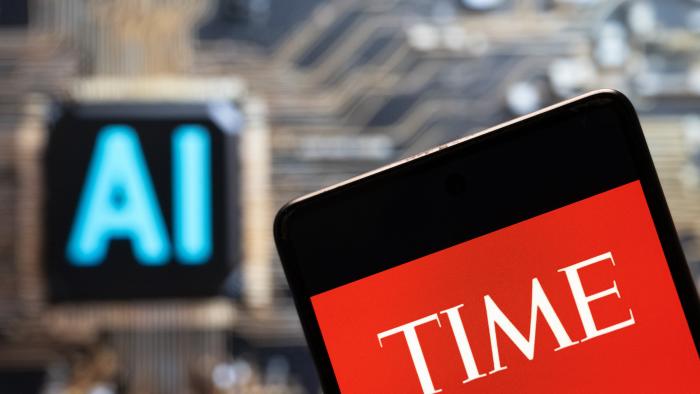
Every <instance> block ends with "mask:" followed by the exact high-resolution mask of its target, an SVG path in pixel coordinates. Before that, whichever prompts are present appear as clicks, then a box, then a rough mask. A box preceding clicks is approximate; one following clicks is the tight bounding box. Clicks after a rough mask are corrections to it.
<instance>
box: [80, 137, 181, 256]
mask: <svg viewBox="0 0 700 394" xmlns="http://www.w3.org/2000/svg"><path fill="white" fill-rule="evenodd" d="M112 239H128V240H129V241H131V247H132V250H133V252H134V256H135V257H136V259H137V260H138V261H139V262H140V263H141V264H144V265H162V264H165V263H166V262H167V261H168V259H169V258H170V245H169V243H168V238H167V233H166V228H165V222H164V220H163V216H162V214H161V211H160V207H159V206H158V200H157V199H156V194H155V191H154V189H153V183H152V181H151V177H150V174H149V172H148V169H147V167H146V161H145V159H144V157H143V152H142V150H141V145H140V144H139V139H138V136H137V135H136V132H135V131H134V130H133V129H132V128H131V127H129V126H126V125H110V126H106V127H104V128H103V129H102V130H101V131H100V133H99V134H98V136H97V142H96V143H95V150H94V151H93V155H92V159H91V161H90V166H89V167H88V171H87V177H86V180H85V185H84V186H83V191H82V195H81V196H80V201H79V203H78V209H77V213H76V216H75V221H74V222H73V228H72V229H71V232H70V236H69V238H68V246H67V250H66V254H67V258H68V261H70V262H71V263H72V264H74V265H76V266H95V265H99V264H100V263H101V261H102V260H103V259H104V258H105V256H106V255H107V250H108V248H109V243H110V241H111V240H112Z"/></svg>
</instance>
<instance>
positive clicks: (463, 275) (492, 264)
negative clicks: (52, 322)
mask: <svg viewBox="0 0 700 394" xmlns="http://www.w3.org/2000/svg"><path fill="white" fill-rule="evenodd" d="M311 302H312V304H313V309H314V311H315V313H316V316H317V318H318V323H319V326H320V329H321V333H322V336H323V340H324V342H325V344H326V347H327V349H328V354H329V356H330V360H331V363H332V365H333V370H334V372H335V374H336V377H337V380H338V383H339V386H340V389H341V391H343V392H365V393H367V392H405V393H408V392H421V391H422V392H424V393H436V392H441V391H444V392H446V393H447V392H458V391H461V390H465V389H469V390H473V391H475V392H483V391H499V392H517V391H523V390H527V391H564V390H566V388H567V387H572V388H573V387H575V389H576V390H577V391H581V392H599V391H615V390H619V391H624V392H647V391H652V392H654V391H655V392H669V391H682V390H683V389H686V390H687V389H689V388H690V387H693V386H694V384H695V383H697V373H698V356H697V354H696V351H695V346H694V344H693V338H692V336H691V333H690V330H689V328H688V325H687V323H686V319H685V317H684V314H683V309H682V307H681V304H680V301H679V299H678V296H677V294H676V290H675V287H674V284H673V280H672V277H671V274H670V272H669V269H668V266H667V263H666V260H665V257H664V253H663V250H662V248H661V244H660V242H659V238H658V236H657V234H656V230H655V228H654V223H653V221H652V218H651V215H650V212H649V209H648V207H647V203H646V201H645V198H644V193H643V192H642V188H641V185H640V183H639V181H633V182H630V183H628V184H625V185H622V186H619V187H616V188H613V189H611V190H608V191H605V192H603V193H600V194H597V195H595V196H592V197H589V198H586V199H583V200H580V201H577V202H574V203H572V204H569V205H567V206H564V207H562V208H559V209H555V210H552V211H550V212H547V213H544V214H541V215H539V216H536V217H533V218H530V219H528V220H525V221H522V222H519V223H516V224H513V225H511V226H508V227H505V228H502V229H499V230H496V231H494V232H491V233H489V234H486V235H483V236H480V237H478V238H475V239H472V240H469V241H466V242H463V243H461V244H458V245H455V246H452V247H449V248H447V249H443V250H441V251H438V252H436V253H432V254H430V255H427V256H424V257H421V258H418V259H416V260H413V261H411V262H408V263H405V264H402V265H399V266H396V267H394V268H391V269H388V270H386V271H382V272H380V273H377V274H374V275H371V276H369V277H366V278H364V279H361V280H358V281H355V282H352V283H349V284H346V285H344V286H340V287H338V288H335V289H332V290H329V291H326V292H323V293H321V294H317V295H315V296H313V297H312V298H311ZM660 333H663V335H659V334H660Z"/></svg>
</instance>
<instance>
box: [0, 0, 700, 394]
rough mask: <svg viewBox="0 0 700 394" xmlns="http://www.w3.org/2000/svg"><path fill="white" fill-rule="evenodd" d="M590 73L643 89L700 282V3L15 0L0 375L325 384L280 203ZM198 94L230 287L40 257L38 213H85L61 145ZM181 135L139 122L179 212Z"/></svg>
mask: <svg viewBox="0 0 700 394" xmlns="http://www.w3.org/2000/svg"><path fill="white" fill-rule="evenodd" d="M596 88H615V89H618V90H621V91H622V92H624V93H625V94H626V95H628V96H629V97H630V98H631V100H632V101H633V102H634V104H635V106H636V107H637V109H638V111H639V114H640V117H641V121H642V126H643V128H644V132H645V134H646V138H647V141H648V143H649V144H650V148H651V151H652V155H653V156H654V160H655V163H656V165H657V170H658V172H659V175H660V177H661V181H662V184H663V187H664V191H665V193H666V197H667V199H668V201H669V204H670V207H671V210H672V213H673V216H674V220H675V223H676V226H677V228H678V231H679V232H680V234H681V237H682V241H683V246H684V249H685V252H686V255H687V258H688V262H689V264H690V266H691V270H692V271H693V273H694V275H695V276H696V278H700V238H699V237H700V1H691V0H641V1H619V0H616V1H597V0H355V1H351V0H295V1H291V0H44V1H41V0H0V211H1V212H2V220H1V221H0V393H47V394H48V393H51V394H58V393H91V394H109V393H137V394H141V393H144V394H147V393H192V394H197V393H317V392H319V385H318V380H317V377H316V375H315V372H314V368H313V365H312V362H311V359H310V356H309V354H308V351H307V350H306V348H305V343H304V339H303V334H302V333H301V329H300V326H299V324H298V320H297V317H296V313H295V310H294V306H293V303H292V300H291V298H290V293H289V291H288V289H287V286H286V282H285V279H284V275H283V273H282V271H281V267H280V264H279V261H278V259H277V255H276V252H275V249H274V244H273V240H272V233H271V223H272V219H273V216H274V213H275V212H276V210H277V209H278V208H279V207H280V206H281V205H282V204H284V203H285V202H286V201H288V200H290V199H292V198H294V197H297V196H299V195H302V194H304V193H307V192H311V191H314V190H316V189H318V188H321V187H324V186H328V185H331V184H333V183H335V182H338V181H341V180H344V179H346V178H348V177H351V176H354V175H357V174H360V173H362V172H364V171H367V170H370V169H373V168H375V167H377V166H379V165H382V164H385V163H387V162H390V161H394V160H397V159H400V158H404V157H407V156H409V155H411V154H414V153H417V152H420V151H422V150H425V149H427V148H429V147H432V146H435V145H437V144H441V143H444V142H448V141H450V140H453V139H455V138H458V137H462V136H465V135H468V134H470V133H473V132H475V131H478V130H480V129H482V128H484V127H488V126H491V125H495V124H497V123H499V122H501V121H505V120H508V119H511V118H513V117H516V116H519V115H523V114H526V113H528V112H531V111H534V110H537V109H539V108H542V107H544V106H547V105H549V104H552V103H554V102H557V101H559V100H562V99H565V98H570V97H572V96H574V95H577V94H579V93H582V92H585V91H588V90H592V89H596ZM185 107H187V108H199V109H200V110H198V111H199V112H197V114H196V116H195V115H193V116H194V117H192V118H191V119H190V118H188V119H189V120H187V122H192V121H193V120H192V119H195V118H196V119H200V118H201V119H200V120H196V119H195V120H196V121H197V122H200V121H201V122H206V121H208V120H206V119H209V120H211V119H214V121H213V123H211V124H217V125H224V126H225V127H223V126H222V127H220V129H221V130H219V131H218V132H220V133H221V135H223V136H224V137H223V140H225V141H226V144H225V146H226V147H225V149H223V150H221V152H223V155H224V156H225V157H226V158H227V161H226V164H225V165H226V168H227V171H225V172H224V175H223V176H222V175H221V174H220V173H218V175H217V176H218V178H217V176H215V177H214V178H213V180H214V182H218V183H219V184H220V183H225V184H226V185H227V188H226V191H225V193H224V200H226V201H229V203H225V204H223V206H219V205H217V206H215V207H214V213H213V214H214V215H215V217H217V218H220V219H216V220H217V221H218V222H217V223H219V222H221V223H224V225H223V227H221V226H219V225H216V226H215V231H219V232H226V234H224V236H223V237H224V238H225V239H226V245H224V246H225V248H224V249H226V250H227V252H226V253H224V254H223V255H217V256H218V257H216V259H218V260H217V261H215V262H214V261H213V260H212V262H211V263H207V264H214V263H216V264H219V265H220V266H225V267H227V268H226V270H225V271H223V272H224V273H221V272H219V274H218V275H219V276H220V277H219V278H218V279H217V280H215V282H216V283H217V286H218V287H217V291H216V292H215V293H214V294H209V293H207V292H206V291H205V292H198V291H197V290H198V287H199V286H204V287H207V286H210V285H211V283H204V280H202V279H196V278H195V276H192V278H195V279H192V280H190V281H189V282H188V281H187V279H186V278H185V279H183V276H182V275H179V276H178V275H174V276H173V275H172V270H163V271H157V268H152V267H147V266H140V265H139V264H141V263H143V262H139V261H138V259H135V258H133V256H131V255H129V256H128V257H126V258H124V259H121V260H120V259H116V260H118V261H113V260H115V258H114V255H109V256H111V257H108V259H107V260H109V259H111V260H110V261H109V262H105V263H104V264H102V265H99V264H101V263H97V264H98V265H96V266H95V267H91V268H85V267H79V266H70V262H66V261H63V260H62V259H63V257H61V258H59V259H58V260H55V259H52V258H50V257H47V256H49V254H47V253H46V250H47V248H49V249H50V248H51V247H53V246H51V245H55V244H56V243H57V242H59V241H57V240H62V239H65V238H66V237H67V235H66V231H65V230H60V227H61V226H49V225H48V224H47V220H49V219H47V218H53V217H54V216H52V215H54V214H55V212H46V211H47V209H49V208H50V209H51V210H56V211H61V212H66V214H67V215H72V214H73V213H72V212H73V210H74V209H75V204H76V202H75V201H73V202H72V203H70V202H69V203H66V205H65V206H61V205H60V204H59V203H57V201H59V202H60V201H63V200H62V198H63V197H64V196H73V195H77V194H78V193H80V189H81V187H82V184H81V183H80V182H77V181H75V182H65V186H64V185H63V180H64V179H69V178H70V179H73V178H74V177H75V176H77V177H78V178H79V179H83V177H84V174H85V172H86V171H87V169H86V167H87V162H86V161H83V162H80V161H77V162H75V163H73V164H74V165H73V167H70V166H65V168H66V171H68V170H67V168H69V167H70V168H73V170H70V171H71V172H69V173H66V172H61V171H63V170H64V165H63V163H67V162H70V160H71V157H72V156H76V157H77V156H80V155H84V154H89V153H90V152H92V149H93V146H92V142H93V141H94V139H95V137H94V135H95V132H94V130H97V129H95V126H94V124H96V123H95V122H97V123H99V124H100V125H102V124H105V125H106V124H111V123H114V122H115V121H118V122H121V123H124V122H127V123H128V122H130V119H133V118H134V117H137V118H138V117H139V116H140V117H144V116H145V117H146V118H148V119H150V120H149V122H152V123H148V122H145V123H139V126H138V127H137V126H134V128H135V129H137V132H138V133H148V132H149V127H151V126H149V125H156V126H157V125H163V124H166V123H167V124H168V125H170V124H178V122H180V120H178V119H180V118H182V113H181V112H182V108H185ZM57 108H58V109H57ZM61 108H62V110H59V109H61ZM71 108H79V109H78V110H75V111H74V113H75V114H77V115H75V116H74V118H75V119H77V120H75V119H74V120H73V121H72V122H73V123H68V124H69V126H66V123H60V122H58V123H57V121H56V119H57V118H61V116H65V113H73V112H71V110H70V109H71ZM80 108H83V109H80ZM85 108H87V109H85ZM100 108H102V109H103V111H102V112H100V111H101V110H100ZM105 108H107V110H106V111H107V112H108V114H107V115H105V112H104V109H105ZM138 108H141V110H139V109H138ZM158 108H159V109H158ZM222 108H224V109H225V110H222ZM81 111H82V112H81ZM139 111H140V112H139ZM195 112H196V111H195ZM61 114H64V115H61ZM178 116H180V118H178ZM115 119H116V120H115ZM202 119H204V120H202ZM90 122H93V123H90ZM100 122H101V123H100ZM169 122H170V123H169ZM173 122H174V123H173ZM134 124H136V123H134ZM81 125H86V126H85V128H83V126H81ZM156 126H153V127H156ZM66 127H68V128H69V129H70V130H65V129H66ZM91 127H92V128H91ZM168 127H170V126H168ZM212 127H214V126H212ZM88 130H92V131H88ZM168 130H169V128H168V129H167V130H166V131H165V132H162V131H158V133H161V134H163V136H164V137H163V138H162V141H161V140H157V141H156V142H155V143H151V144H150V145H147V144H146V142H145V141H146V139H145V138H142V140H143V141H144V145H143V150H144V152H145V153H144V154H145V155H146V158H147V162H148V167H149V168H151V170H152V174H151V175H152V176H153V183H154V184H155V185H156V189H158V190H156V194H157V198H158V199H162V200H161V201H163V202H162V204H163V208H164V212H167V211H168V209H169V208H168V207H169V206H170V205H169V204H170V203H169V202H167V201H169V200H168V198H169V197H164V194H163V193H162V190H160V187H159V184H160V183H162V182H165V184H168V185H169V184H170V183H168V182H170V180H160V178H163V177H164V178H168V176H167V174H168V173H169V172H168V171H165V172H163V171H160V170H158V169H157V168H160V167H158V166H165V167H164V168H169V167H167V166H170V165H171V163H170V162H169V161H167V160H168V159H167V158H168V157H169V156H168V155H167V154H165V155H161V156H162V157H164V158H165V159H163V160H164V162H163V163H160V164H158V163H159V162H158V160H160V159H159V151H158V150H159V149H163V148H162V147H161V148H159V147H158V146H159V144H160V145H161V146H164V147H165V148H164V152H168V151H169V148H168V146H169V144H170V137H169V134H168V132H169V131H168ZM91 133H92V134H91ZM158 133H156V132H155V131H154V132H153V133H152V135H160V134H158ZM86 135H90V136H91V137H89V138H84V137H85V136H86ZM140 135H141V136H142V137H143V135H144V134H140ZM59 136H61V137H60V138H59ZM154 138H155V137H154ZM158 138H160V137H158ZM217 138H218V137H217ZM59 139H62V140H61V141H60V143H59V142H58V141H59ZM214 141H215V142H217V141H219V142H220V140H217V139H215V140H214ZM229 142H232V143H229ZM219 145H220V144H219ZM217 146H218V145H217ZM52 149H53V150H52ZM216 149H219V148H216ZM48 150H52V152H59V154H58V156H56V154H54V155H53V156H51V159H50V160H52V161H51V163H47V160H49V159H47V154H46V152H47V151H48ZM76 152H78V153H76ZM80 152H82V153H80ZM86 152H87V153H86ZM61 155H63V156H61ZM57 157H58V158H57ZM81 157H82V156H81ZM76 163H77V164H76ZM81 163H82V164H81ZM213 165H221V163H219V162H216V161H214V162H213ZM76 166H77V167H76ZM76 168H77V169H76ZM203 168H207V167H203ZM476 170H478V169H476ZM76 174H77V175H76ZM159 174H161V175H159ZM162 174H166V175H162ZM232 174H233V175H232ZM234 175H235V176H234ZM173 182H175V181H173ZM228 185H232V186H231V187H228ZM213 190H214V192H215V193H217V190H218V191H219V192H220V191H221V188H219V189H217V188H216V187H215V188H214V189H213ZM475 192H478V191H475ZM167 193H168V191H167V190H166V192H165V194H167ZM222 193H223V192H222ZM215 198H220V197H215ZM233 202H236V203H235V204H234V203H233ZM115 204H116V203H115ZM115 206H116V205H115ZM164 215H165V216H168V215H166V214H164ZM50 220H53V219H50ZM170 224H171V223H170V220H166V226H169V225H170ZM168 231H170V230H168ZM215 237H216V235H215ZM219 238H221V237H219ZM219 238H217V239H219ZM216 242H218V243H216V244H215V246H214V248H215V249H216V248H221V247H222V245H220V243H221V242H220V241H216ZM126 246H128V245H126ZM60 247H63V246H60ZM115 247H116V246H115ZM121 247H122V249H124V245H122V246H121ZM61 250H63V249H61ZM217 250H218V249H217ZM217 253H218V252H217ZM221 256H224V257H221ZM59 260H60V261H59ZM62 264H66V266H65V267H64V266H63V265H62ZM168 264H169V266H171V267H176V266H178V264H179V263H178V262H177V261H173V262H169V263H168ZM106 267H110V269H111V271H109V273H108V274H101V276H99V275H98V276H94V278H93V276H92V275H93V274H96V273H98V272H99V271H100V270H101V269H103V268H106ZM201 267H203V266H196V265H193V266H191V267H187V268H182V269H183V270H185V271H183V272H186V273H187V272H192V273H195V272H196V270H198V269H200V268H201ZM81 269H83V270H85V269H87V270H88V271H86V272H87V273H86V274H85V275H84V276H78V277H77V278H78V279H76V277H72V278H73V279H72V280H73V281H72V282H70V283H71V286H72V287H71V288H69V289H66V288H61V286H60V284H61V283H66V282H65V281H66V280H68V279H66V278H68V277H69V276H70V275H71V274H70V272H73V271H70V270H75V272H78V271H80V270H81ZM90 269H91V270H90ZM137 269H138V270H146V271H148V270H151V271H149V272H158V274H157V278H156V279H154V280H153V281H152V287H151V290H152V291H150V292H149V291H146V292H141V293H138V294H136V293H133V294H131V293H129V291H128V290H129V288H130V287H129V286H130V284H129V280H130V279H129V275H131V274H129V272H132V271H133V272H135V274H134V275H140V274H139V272H140V271H134V270H137ZM187 269H191V270H192V271H186V270H187ZM129 270H131V271H129ZM69 271H70V272H69ZM80 272H82V271H80ZM161 272H162V273H161ZM80 275H83V274H80ZM186 276H187V274H185V277H186ZM105 278H107V279H105ZM109 278H112V282H109ZM151 279H153V277H151ZM121 282H124V288H125V289H126V290H127V291H126V292H123V291H121V290H120V289H118V288H116V287H115V286H114V283H121ZM88 283H91V284H92V285H93V287H92V290H91V291H92V293H91V292H90V291H86V292H84V293H81V290H82V289H81V286H83V285H85V286H87V285H88ZM147 283H149V284H150V283H151V282H147ZM184 284H187V285H186V286H185V285H184ZM161 286H162V287H161ZM64 287H65V286H64ZM166 287H167V288H168V289H169V291H168V292H167V294H166V293H159V290H158V289H161V288H166ZM95 288H96V289H97V292H95ZM100 289H103V290H100ZM180 289H183V290H182V292H180ZM100 291H102V293H100ZM76 292H77V293H76ZM78 293H79V294H81V295H80V296H75V294H78ZM204 293H207V294H204ZM57 294H58V295H59V296H57ZM74 296H75V297H74Z"/></svg>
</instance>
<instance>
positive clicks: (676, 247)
mask: <svg viewBox="0 0 700 394" xmlns="http://www.w3.org/2000/svg"><path fill="white" fill-rule="evenodd" d="M601 103H605V104H604V105H609V106H610V107H611V108H614V111H615V113H616V115H617V116H618V118H619V120H620V123H621V125H622V126H623V127H622V132H623V134H624V138H625V142H626V143H627V146H628V147H629V151H630V154H631V157H632V161H633V163H634V165H635V170H636V171H637V174H636V176H637V177H638V179H639V180H640V183H641V185H642V189H643V191H644V194H645V198H646V200H647V203H648V206H649V210H650V212H651V214H652V218H653V220H654V224H655V226H656V229H657V233H658V235H659V239H660V242H661V245H662V247H663V250H664V254H665V256H666V259H667V262H668V266H669V270H670V271H671V275H672V277H673V280H674V284H675V286H676V289H677V292H678V296H679V299H680V301H681V304H682V306H683V309H684V312H685V315H686V319H687V321H688V325H689V327H690V329H691V332H692V335H693V339H694V341H695V346H696V351H698V349H700V333H699V332H698V331H699V330H698V322H700V303H699V302H698V297H697V293H696V290H695V285H694V283H693V280H692V276H691V274H690V271H689V268H688V265H687V264H686V262H685V256H684V254H683V250H682V248H681V245H680V241H679V238H678V235H677V233H676V230H675V226H674V224H673V221H672V218H671V214H670V211H669V209H668V206H667V204H666V200H665V198H664V195H663V191H662V188H661V184H660V182H659V179H658V176H657V174H656V170H655V168H654V165H653V162H652V159H651V155H650V153H649V149H648V147H647V144H646V141H645V139H644V135H643V133H642V129H641V125H640V123H639V119H638V117H637V115H636V112H635V110H634V108H633V106H632V104H631V103H630V102H629V100H628V99H627V98H626V97H625V96H624V95H623V94H622V93H620V92H617V91H614V90H598V91H594V92H590V93H588V94H585V95H582V96H579V97H576V98H573V99H571V100H567V101H564V102H562V103H559V104H556V105H554V106H551V107H547V108H544V109H542V110H540V111H537V112H535V113H532V114H530V115H527V116H524V117H521V118H517V119H514V120H512V121H509V122H506V123H503V124H500V125H497V126H495V127H492V128H490V129H487V130H485V131H482V132H479V133H476V134H474V135H470V136H467V137H465V138H462V139H459V140H456V141H454V142H451V143H448V144H445V145H442V146H438V147H436V148H433V149H430V150H428V151H426V152H423V153H420V154H417V155H415V156H412V157H410V158H407V159H405V160H401V161H399V162H396V163H393V164H389V165H387V166H384V167H381V168H379V169H377V170H375V171H372V172H369V173H366V174H362V175H360V176H358V177H355V178H352V179H350V180H348V181H345V182H342V183H339V184H337V185H334V186H331V187H328V188H325V189H322V190H320V191H318V192H315V193H312V194H309V195H306V196H303V197H300V198H298V199H295V200H293V201H291V202H290V203H288V204H287V205H285V206H284V207H282V208H281V209H280V211H279V212H278V214H277V216H276V218H275V223H274V236H275V242H276V244H277V249H278V252H279V254H280V258H281V261H282V265H283V268H284V272H285V275H286V277H287V281H288V283H289V286H290V289H291V292H292V295H293V298H294V302H295V305H296V308H297V312H298V314H299V317H300V319H301V323H302V327H303V329H304V334H305V336H306V340H307V342H308V344H309V347H310V350H311V353H312V355H313V358H314V360H315V362H316V366H317V369H318V372H319V376H320V379H321V384H322V386H323V389H324V391H325V392H329V393H330V392H339V387H338V383H337V381H336V378H335V375H334V373H333V368H332V365H331V362H330V358H329V355H328V353H327V350H326V348H325V345H324V343H323V338H322V334H321V331H320V328H319V326H318V322H317V320H316V318H315V315H314V312H313V307H312V304H311V296H313V295H314V293H312V292H310V291H309V290H308V288H307V287H306V286H305V285H304V278H303V274H302V273H301V271H300V261H297V259H296V258H295V255H294V252H293V247H294V246H293V241H292V240H291V239H290V234H289V232H288V230H287V229H288V227H289V223H290V221H293V220H294V219H293V213H294V212H295V211H297V210H299V209H300V208H306V209H308V207H309V206H312V205H313V204H317V203H323V202H324V200H327V199H329V198H331V197H335V198H337V196H338V195H341V194H342V195H344V196H345V198H352V194H353V192H354V189H356V186H357V185H361V184H366V183H367V182H372V181H377V180H380V179H381V178H382V177H386V176H392V174H396V173H397V170H399V169H402V168H409V167H418V166H422V165H425V164H426V163H428V162H429V161H431V160H436V159H438V158H440V157H443V156H445V155H447V154H449V152H451V151H452V150H454V149H458V148H464V147H468V146H471V145H475V144H479V143H480V142H481V141H483V140H485V139H488V138H490V137H493V136H498V135H505V134H506V133H512V134H513V135H515V133H517V131H516V130H527V129H528V128H529V127H530V125H531V124H532V123H533V122H538V123H541V122H546V121H547V120H548V119H554V118H555V117H557V116H561V115H562V113H563V112H567V111H571V110H574V111H575V110H576V108H577V107H581V108H583V107H585V106H590V105H601ZM501 138H507V137H503V136H501ZM399 176H400V174H399ZM440 197H441V196H436V202H439V201H437V200H438V199H439V198H440ZM358 234H360V236H361V234H362V231H358ZM319 242H323V240H321V239H319ZM430 252H432V251H429V250H427V251H426V253H425V254H429V253H430ZM405 262H406V261H397V262H396V264H394V265H393V266H397V265H401V264H403V263H405ZM365 276H366V275H365ZM358 279H360V278H356V279H355V280H358ZM349 282H352V281H347V282H346V283H349ZM333 287H337V286H333ZM316 294H317V293H316Z"/></svg>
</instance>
